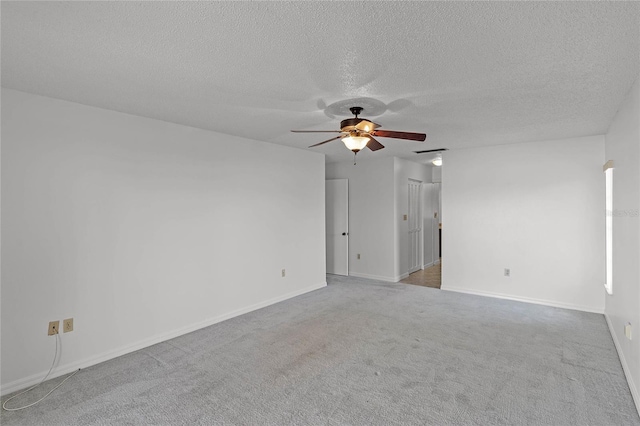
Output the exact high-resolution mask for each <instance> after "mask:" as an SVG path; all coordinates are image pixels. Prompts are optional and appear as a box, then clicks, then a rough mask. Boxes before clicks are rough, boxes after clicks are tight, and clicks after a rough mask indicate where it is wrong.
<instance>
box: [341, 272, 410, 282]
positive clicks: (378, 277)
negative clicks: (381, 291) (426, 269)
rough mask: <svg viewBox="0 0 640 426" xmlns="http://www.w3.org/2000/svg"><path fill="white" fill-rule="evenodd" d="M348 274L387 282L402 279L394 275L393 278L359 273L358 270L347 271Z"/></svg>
mask: <svg viewBox="0 0 640 426" xmlns="http://www.w3.org/2000/svg"><path fill="white" fill-rule="evenodd" d="M349 276H351V277H358V278H367V279H370V280H378V281H387V282H391V283H397V282H398V281H400V280H401V279H402V278H397V277H395V278H394V277H384V276H382V275H369V274H361V273H359V272H349ZM407 276H408V275H407Z"/></svg>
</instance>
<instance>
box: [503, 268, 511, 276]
mask: <svg viewBox="0 0 640 426" xmlns="http://www.w3.org/2000/svg"><path fill="white" fill-rule="evenodd" d="M504 276H505V277H510V276H511V269H509V268H504Z"/></svg>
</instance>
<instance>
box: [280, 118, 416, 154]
mask: <svg viewBox="0 0 640 426" xmlns="http://www.w3.org/2000/svg"><path fill="white" fill-rule="evenodd" d="M349 110H350V111H351V113H352V114H353V115H354V116H355V117H354V118H347V119H346V120H342V121H341V122H340V130H292V132H294V133H340V135H338V136H335V137H333V138H331V139H327V140H326V141H322V142H318V143H316V144H314V145H311V146H310V147H309V148H313V147H314V146H319V145H323V144H325V143H328V142H332V141H334V140H336V139H342V142H344V144H345V146H346V147H347V148H348V149H350V150H351V151H353V152H354V153H355V154H357V153H358V152H359V151H360V150H362V149H364V147H365V146H366V147H367V148H369V149H370V150H371V151H377V150H379V149H382V148H384V145H382V144H381V143H380V142H378V141H377V140H376V139H375V138H374V136H376V137H382V138H395V139H406V140H411V141H418V142H424V140H425V139H426V138H427V135H425V134H424V133H411V132H396V131H393V130H377V129H378V128H379V127H380V125H379V124H376V123H374V122H372V121H369V120H367V119H366V118H359V117H358V115H360V113H361V112H362V110H363V108H362V107H357V106H354V107H351V108H349ZM354 164H355V163H354Z"/></svg>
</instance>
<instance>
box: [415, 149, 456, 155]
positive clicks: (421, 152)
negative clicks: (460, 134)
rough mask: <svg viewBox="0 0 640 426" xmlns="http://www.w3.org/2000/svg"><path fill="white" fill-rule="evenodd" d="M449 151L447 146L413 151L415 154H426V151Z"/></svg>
mask: <svg viewBox="0 0 640 426" xmlns="http://www.w3.org/2000/svg"><path fill="white" fill-rule="evenodd" d="M440 151H449V148H438V149H427V150H426V151H413V152H415V153H416V154H426V153H427V152H440Z"/></svg>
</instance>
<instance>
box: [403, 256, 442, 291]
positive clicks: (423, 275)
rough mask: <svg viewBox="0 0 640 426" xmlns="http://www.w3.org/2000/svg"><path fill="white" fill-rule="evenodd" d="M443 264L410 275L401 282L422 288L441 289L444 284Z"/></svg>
mask: <svg viewBox="0 0 640 426" xmlns="http://www.w3.org/2000/svg"><path fill="white" fill-rule="evenodd" d="M441 274H442V262H440V263H438V264H437V265H433V266H430V267H428V268H426V269H421V270H419V271H416V272H414V273H413V274H411V275H409V276H408V277H407V278H405V279H404V280H401V281H400V282H401V283H403V284H412V285H419V286H422V287H431V288H440V284H441V282H442V275H441Z"/></svg>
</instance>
